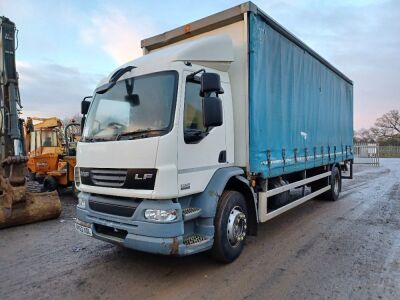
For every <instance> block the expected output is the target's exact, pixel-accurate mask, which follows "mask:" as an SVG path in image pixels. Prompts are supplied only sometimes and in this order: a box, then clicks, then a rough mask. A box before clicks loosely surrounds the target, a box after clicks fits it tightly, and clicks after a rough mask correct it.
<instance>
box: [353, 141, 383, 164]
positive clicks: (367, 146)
mask: <svg viewBox="0 0 400 300" xmlns="http://www.w3.org/2000/svg"><path fill="white" fill-rule="evenodd" d="M379 155H380V147H379V144H377V143H356V144H354V163H355V164H368V165H372V166H379Z"/></svg>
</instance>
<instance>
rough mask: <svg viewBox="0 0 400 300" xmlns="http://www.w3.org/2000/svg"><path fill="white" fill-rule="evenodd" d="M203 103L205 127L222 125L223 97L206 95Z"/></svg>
mask: <svg viewBox="0 0 400 300" xmlns="http://www.w3.org/2000/svg"><path fill="white" fill-rule="evenodd" d="M202 105H203V125H204V127H206V128H207V127H217V126H221V125H222V123H223V115H222V102H221V99H219V98H217V97H204V98H203V103H202Z"/></svg>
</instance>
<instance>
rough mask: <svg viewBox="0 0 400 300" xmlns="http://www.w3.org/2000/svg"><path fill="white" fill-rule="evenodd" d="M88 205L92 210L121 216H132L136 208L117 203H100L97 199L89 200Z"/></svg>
mask: <svg viewBox="0 0 400 300" xmlns="http://www.w3.org/2000/svg"><path fill="white" fill-rule="evenodd" d="M89 207H90V209H91V210H93V211H97V212H101V213H105V214H110V215H115V216H121V217H132V216H133V213H134V212H135V210H136V207H129V206H123V205H117V204H110V203H102V202H98V201H93V200H89Z"/></svg>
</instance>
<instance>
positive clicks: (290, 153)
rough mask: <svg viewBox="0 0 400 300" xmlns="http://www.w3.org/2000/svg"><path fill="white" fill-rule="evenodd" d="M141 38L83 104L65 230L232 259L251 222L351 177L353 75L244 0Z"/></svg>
mask: <svg viewBox="0 0 400 300" xmlns="http://www.w3.org/2000/svg"><path fill="white" fill-rule="evenodd" d="M141 46H142V48H143V52H144V55H143V56H142V57H139V58H137V59H135V60H133V61H131V62H128V63H126V64H125V65H123V66H121V67H120V68H118V69H116V70H114V71H113V72H112V73H111V74H110V76H109V77H107V78H106V79H104V80H103V81H102V82H100V83H99V85H98V87H97V88H96V90H95V92H94V95H93V99H92V100H91V101H88V100H84V101H83V102H82V113H83V114H84V119H83V124H84V129H83V137H82V140H81V142H80V143H79V144H78V150H77V167H76V168H75V182H76V186H77V189H78V190H79V191H80V193H79V204H78V206H77V223H76V224H75V226H76V228H77V230H79V231H81V232H83V233H85V234H88V235H91V236H93V237H95V238H98V239H102V240H105V241H109V242H113V243H118V244H121V245H124V246H126V247H129V248H133V249H137V250H141V251H146V252H152V253H160V254H171V255H188V254H192V253H196V252H201V251H207V250H211V251H212V253H213V254H214V256H215V257H216V258H218V259H219V260H222V261H225V262H230V261H233V260H234V259H235V258H236V257H238V256H239V255H240V253H241V251H242V248H243V246H244V241H245V238H246V236H247V235H255V234H256V232H257V226H258V224H259V223H262V222H265V221H267V220H269V219H271V218H273V217H276V216H278V215H279V214H281V213H283V212H285V211H287V210H289V209H291V208H293V207H295V206H298V205H300V204H302V203H303V202H305V201H307V200H309V199H312V198H313V197H315V196H318V197H322V198H326V199H328V200H337V199H338V197H339V193H340V190H341V180H342V178H352V162H353V153H352V150H353V149H352V134H353V83H352V81H351V80H350V79H349V78H348V77H346V76H345V75H344V74H343V73H341V72H340V71H339V70H337V69H336V68H335V67H333V66H332V65H331V64H330V63H328V62H327V61H326V60H325V59H323V58H322V57H321V56H319V55H318V54H317V53H316V52H315V51H313V50H312V49H310V48H309V47H308V46H307V45H305V44H304V43H303V42H301V41H300V40H299V39H298V38H297V37H295V36H294V35H292V34H291V33H290V32H288V31H287V30H286V29H285V28H284V27H282V26H281V25H279V24H278V23H277V22H276V21H274V20H273V19H272V18H270V17H269V16H268V15H266V14H265V13H264V12H263V11H261V10H260V9H259V8H258V7H257V6H256V5H254V4H253V3H251V2H247V3H243V4H241V5H239V6H236V7H233V8H231V9H228V10H225V11H222V12H220V13H217V14H214V15H211V16H209V17H206V18H204V19H201V20H198V21H195V22H192V23H190V24H186V25H184V26H182V27H179V28H176V29H174V30H171V31H168V32H165V33H163V34H160V35H157V36H154V37H151V38H148V39H145V40H143V41H142V45H141ZM295 189H297V190H298V191H297V192H293V191H294V190H295Z"/></svg>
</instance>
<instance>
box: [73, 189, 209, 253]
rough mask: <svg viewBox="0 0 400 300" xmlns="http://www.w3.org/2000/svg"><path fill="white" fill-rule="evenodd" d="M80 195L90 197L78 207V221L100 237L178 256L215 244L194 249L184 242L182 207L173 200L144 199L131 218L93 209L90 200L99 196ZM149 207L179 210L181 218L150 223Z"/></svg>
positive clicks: (153, 251) (151, 251)
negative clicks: (148, 218) (145, 215)
mask: <svg viewBox="0 0 400 300" xmlns="http://www.w3.org/2000/svg"><path fill="white" fill-rule="evenodd" d="M79 197H80V198H81V197H85V198H86V201H85V202H86V207H85V208H81V207H79V206H78V207H77V221H78V222H80V223H82V222H84V223H87V226H90V228H91V229H92V232H93V237H95V238H97V239H100V240H103V241H107V242H111V243H115V244H120V245H122V246H124V247H127V248H131V249H135V250H139V251H144V252H149V253H155V254H164V255H178V256H183V255H188V254H192V253H196V252H201V251H205V250H208V249H210V248H211V246H212V244H211V245H208V244H203V245H202V246H201V247H200V248H197V247H196V248H193V247H188V246H186V245H185V244H184V242H183V240H184V236H185V232H184V231H185V222H184V220H183V218H182V208H181V205H180V203H176V202H173V201H172V200H147V199H143V200H142V201H141V202H140V204H138V206H137V207H136V209H135V212H134V213H133V215H132V216H131V217H121V216H117V215H111V214H106V213H102V212H98V211H94V210H92V209H91V208H90V207H89V205H88V203H89V201H90V200H91V198H96V197H97V196H94V195H93V196H92V195H90V194H88V193H82V192H81V193H80V194H79ZM103 198H105V197H103ZM149 208H153V209H176V210H177V215H178V217H177V219H176V220H175V221H173V222H170V223H159V222H150V221H149V220H146V219H145V218H144V210H145V209H149Z"/></svg>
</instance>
